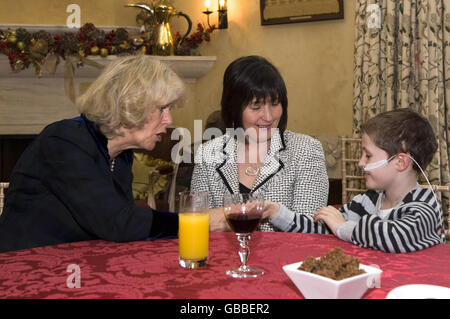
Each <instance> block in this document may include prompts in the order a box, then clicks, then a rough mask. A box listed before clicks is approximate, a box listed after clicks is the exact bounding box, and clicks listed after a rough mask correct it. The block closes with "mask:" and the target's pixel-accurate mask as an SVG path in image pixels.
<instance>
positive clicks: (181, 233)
mask: <svg viewBox="0 0 450 319" xmlns="http://www.w3.org/2000/svg"><path fill="white" fill-rule="evenodd" d="M178 221H179V226H178V240H179V254H180V258H181V259H184V260H203V259H207V258H208V246H209V245H208V244H209V214H208V213H206V212H184V213H179V214H178Z"/></svg>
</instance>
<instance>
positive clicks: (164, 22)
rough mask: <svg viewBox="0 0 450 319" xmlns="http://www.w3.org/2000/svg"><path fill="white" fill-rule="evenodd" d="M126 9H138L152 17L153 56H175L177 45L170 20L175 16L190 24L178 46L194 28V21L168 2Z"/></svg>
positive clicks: (139, 4)
mask: <svg viewBox="0 0 450 319" xmlns="http://www.w3.org/2000/svg"><path fill="white" fill-rule="evenodd" d="M125 6H126V7H138V8H141V9H143V10H146V11H147V12H148V13H149V14H150V16H151V17H152V22H153V32H152V40H153V44H152V54H154V55H175V44H174V39H173V33H172V28H171V27H170V19H171V18H172V17H173V16H178V17H180V16H181V17H183V18H185V19H186V21H187V23H188V29H187V32H186V33H185V34H184V36H183V37H182V38H181V40H180V42H179V43H178V44H181V43H182V42H183V41H184V39H186V37H187V36H188V35H189V33H190V32H191V28H192V21H191V19H190V18H189V16H188V15H187V14H185V13H183V12H180V11H176V10H175V9H174V7H173V6H172V5H171V4H170V2H169V1H167V0H160V1H157V3H156V4H155V5H153V6H151V5H148V4H146V3H135V4H127V5H125Z"/></svg>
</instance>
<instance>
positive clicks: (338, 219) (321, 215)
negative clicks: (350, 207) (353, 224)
mask: <svg viewBox="0 0 450 319" xmlns="http://www.w3.org/2000/svg"><path fill="white" fill-rule="evenodd" d="M319 220H322V221H323V222H325V224H327V226H328V228H329V229H330V230H331V232H332V233H333V234H334V235H335V236H337V235H336V231H337V228H338V227H339V225H341V224H342V223H345V218H344V216H342V213H341V212H340V211H339V210H337V209H336V208H334V207H333V206H326V207H322V208H321V209H319V211H318V212H317V213H316V215H314V221H315V222H318V221H319Z"/></svg>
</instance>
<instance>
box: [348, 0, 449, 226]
mask: <svg viewBox="0 0 450 319" xmlns="http://www.w3.org/2000/svg"><path fill="white" fill-rule="evenodd" d="M355 26H356V31H355V32H356V33H355V50H354V53H355V64H354V68H355V70H354V81H353V136H354V137H360V128H361V124H362V123H364V122H365V121H367V119H369V118H371V117H373V116H375V115H377V114H379V113H381V112H384V111H388V110H392V109H395V108H411V109H413V110H415V111H417V112H420V113H421V114H422V115H424V116H425V117H427V118H428V119H429V121H430V122H431V125H432V126H433V129H434V131H435V133H436V138H437V140H438V145H439V147H438V151H437V152H436V155H435V157H434V159H433V161H432V162H431V163H430V165H429V166H428V168H427V169H426V174H427V176H428V178H429V180H430V183H431V184H439V185H449V183H450V169H449V166H450V165H449V164H450V162H449V149H450V1H449V0H378V1H377V0H356V17H355ZM421 182H422V183H424V180H422V181H421ZM442 204H443V208H444V212H446V211H447V207H448V205H449V199H448V198H442ZM447 218H448V217H447ZM447 218H446V219H447Z"/></svg>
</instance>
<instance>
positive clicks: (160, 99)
mask: <svg viewBox="0 0 450 319" xmlns="http://www.w3.org/2000/svg"><path fill="white" fill-rule="evenodd" d="M184 94H185V85H184V83H183V81H182V80H181V79H180V77H179V76H178V75H177V74H176V73H175V72H174V71H172V70H171V69H170V68H169V67H168V66H167V65H166V64H165V63H163V62H161V61H159V60H158V59H155V58H153V57H151V56H148V55H132V56H124V57H119V58H117V60H115V61H113V62H111V63H110V64H108V65H107V66H106V68H105V69H104V70H103V71H102V73H101V74H100V76H99V77H98V78H97V79H96V80H95V81H94V82H93V83H92V84H91V85H90V86H89V88H88V89H87V90H86V92H85V93H84V94H83V95H81V96H80V97H79V98H78V100H77V107H78V110H79V112H80V113H83V114H84V115H85V116H86V117H87V118H88V119H89V120H90V121H93V122H94V123H96V124H97V125H98V126H99V129H100V131H101V132H102V133H103V134H104V135H105V136H106V137H107V138H113V137H116V136H117V135H119V134H120V128H121V127H125V128H134V127H138V128H139V127H141V126H142V125H144V124H145V122H146V120H147V117H148V114H149V112H152V111H153V110H154V109H155V108H156V107H158V106H164V105H167V104H170V103H173V104H177V103H180V102H181V101H182V100H183V98H184Z"/></svg>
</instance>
